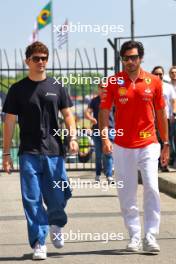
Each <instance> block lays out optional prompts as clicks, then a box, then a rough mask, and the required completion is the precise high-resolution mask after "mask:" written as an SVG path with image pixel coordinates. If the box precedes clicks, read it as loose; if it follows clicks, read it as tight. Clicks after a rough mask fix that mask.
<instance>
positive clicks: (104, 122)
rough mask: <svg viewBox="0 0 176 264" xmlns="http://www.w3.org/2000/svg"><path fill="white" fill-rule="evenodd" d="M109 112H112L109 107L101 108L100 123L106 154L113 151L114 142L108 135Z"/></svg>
mask: <svg viewBox="0 0 176 264" xmlns="http://www.w3.org/2000/svg"><path fill="white" fill-rule="evenodd" d="M109 114H110V110H109V109H100V111H99V115H98V125H99V129H100V133H101V139H102V143H103V152H104V153H105V154H109V153H111V152H112V143H111V141H110V140H109V137H108V127H109Z"/></svg>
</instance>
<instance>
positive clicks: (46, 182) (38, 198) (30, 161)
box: [19, 154, 71, 248]
mask: <svg viewBox="0 0 176 264" xmlns="http://www.w3.org/2000/svg"><path fill="white" fill-rule="evenodd" d="M19 164H20V180H21V193H22V201H23V207H24V212H25V216H26V220H27V227H28V237H29V243H30V246H31V247H32V248H33V247H34V246H35V243H36V242H37V241H38V242H39V243H40V244H41V245H44V244H45V239H46V236H47V234H48V225H58V226H60V227H63V226H64V225H65V224H66V223H67V215H66V213H65V211H64V208H65V206H66V203H67V200H68V199H69V198H70V197H71V191H70V187H69V186H68V187H67V181H68V179H67V175H66V171H65V164H64V159H63V158H62V157H60V156H46V155H33V154H23V155H20V156H19ZM61 183H63V184H65V188H62V186H61ZM59 187H60V188H59ZM66 187H67V188H66ZM43 204H45V205H46V208H47V209H45V207H44V205H43Z"/></svg>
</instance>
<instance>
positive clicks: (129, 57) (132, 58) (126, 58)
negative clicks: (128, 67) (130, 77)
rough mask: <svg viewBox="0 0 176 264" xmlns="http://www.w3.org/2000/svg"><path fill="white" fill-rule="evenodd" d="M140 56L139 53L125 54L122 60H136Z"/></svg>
mask: <svg viewBox="0 0 176 264" xmlns="http://www.w3.org/2000/svg"><path fill="white" fill-rule="evenodd" d="M138 58H139V55H131V56H123V57H122V61H129V60H131V61H136V60H137V59H138Z"/></svg>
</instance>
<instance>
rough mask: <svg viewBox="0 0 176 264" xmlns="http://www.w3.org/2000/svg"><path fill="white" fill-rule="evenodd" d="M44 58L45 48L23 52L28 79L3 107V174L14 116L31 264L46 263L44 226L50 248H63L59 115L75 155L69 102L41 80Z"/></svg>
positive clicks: (64, 187)
mask: <svg viewBox="0 0 176 264" xmlns="http://www.w3.org/2000/svg"><path fill="white" fill-rule="evenodd" d="M48 55H49V51H48V48H47V47H46V46H45V45H44V44H43V43H41V42H34V43H33V44H31V45H30V46H28V47H27V49H26V64H27V65H28V67H29V74H28V77H26V78H24V79H23V80H21V81H19V82H17V83H15V84H14V85H12V86H11V88H10V90H9V92H8V94H7V97H6V100H5V104H4V107H3V112H5V113H6V116H5V122H4V133H3V134H4V140H3V168H4V170H5V171H6V172H7V173H10V170H11V169H12V168H13V163H12V160H11V158H10V146H11V141H12V135H13V131H14V127H15V123H16V116H18V123H19V127H20V146H19V164H20V182H21V193H22V201H23V207H24V211H25V216H26V219H27V225H28V236H29V243H30V246H31V247H32V248H33V249H34V254H33V259H46V256H47V249H46V246H45V239H46V236H47V234H48V230H49V228H48V227H49V226H50V236H51V240H52V243H53V244H54V246H55V247H57V248H60V247H63V245H64V241H63V238H62V233H61V227H63V226H64V225H65V224H66V223H67V215H66V213H65V211H64V208H65V206H66V203H67V200H68V199H69V198H70V197H71V191H70V187H69V184H68V178H67V175H66V171H65V164H64V147H63V144H62V141H61V137H60V136H59V135H60V133H59V124H58V112H59V111H61V113H62V115H63V118H64V122H65V125H66V128H67V129H68V131H69V134H70V143H69V147H70V151H71V153H77V151H78V144H77V141H76V128H75V121H74V118H73V115H72V112H71V109H70V107H71V106H72V102H71V100H70V97H69V95H68V93H67V90H66V89H65V88H64V87H62V86H61V85H59V84H58V83H56V84H54V79H53V78H49V77H47V76H46V71H45V68H46V65H47V61H48ZM43 202H44V203H45V205H46V207H47V210H46V209H45V207H44V206H43Z"/></svg>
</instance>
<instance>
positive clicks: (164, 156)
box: [160, 145, 169, 167]
mask: <svg viewBox="0 0 176 264" xmlns="http://www.w3.org/2000/svg"><path fill="white" fill-rule="evenodd" d="M160 161H161V165H162V166H163V167H164V166H167V165H168V162H169V145H164V146H163V149H162V150H161V157H160Z"/></svg>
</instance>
